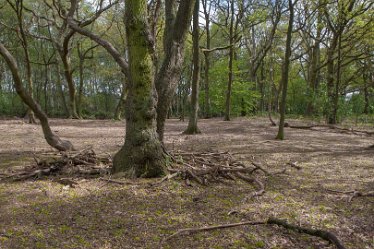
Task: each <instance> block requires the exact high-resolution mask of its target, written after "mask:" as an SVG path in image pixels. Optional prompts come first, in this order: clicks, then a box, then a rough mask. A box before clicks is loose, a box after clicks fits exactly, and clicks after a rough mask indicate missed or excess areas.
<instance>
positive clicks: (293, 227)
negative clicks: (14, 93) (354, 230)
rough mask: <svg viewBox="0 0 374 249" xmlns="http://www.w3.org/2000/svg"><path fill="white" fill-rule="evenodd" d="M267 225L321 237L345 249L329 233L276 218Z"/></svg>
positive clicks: (339, 248)
mask: <svg viewBox="0 0 374 249" xmlns="http://www.w3.org/2000/svg"><path fill="white" fill-rule="evenodd" d="M267 224H271V225H278V226H282V227H284V228H286V229H289V230H293V231H296V232H299V233H305V234H308V235H311V236H315V237H319V238H321V239H324V240H327V241H329V242H331V243H333V244H334V245H335V246H336V248H338V249H345V247H344V246H343V245H342V243H341V242H340V241H339V239H338V238H337V237H336V236H335V235H334V234H333V233H331V232H329V231H325V230H321V229H312V228H305V227H301V226H296V225H292V224H289V223H287V222H286V221H285V220H280V219H276V218H269V219H268V221H267Z"/></svg>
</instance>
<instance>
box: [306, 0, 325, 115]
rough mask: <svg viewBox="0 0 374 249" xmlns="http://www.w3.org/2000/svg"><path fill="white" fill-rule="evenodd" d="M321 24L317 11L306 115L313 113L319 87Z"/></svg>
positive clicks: (319, 14)
mask: <svg viewBox="0 0 374 249" xmlns="http://www.w3.org/2000/svg"><path fill="white" fill-rule="evenodd" d="M319 3H320V1H319ZM319 5H320V4H319ZM321 22H322V12H321V11H318V17H317V34H316V39H315V41H314V46H313V48H312V52H311V59H310V65H309V73H308V81H309V86H308V88H309V89H308V91H309V93H310V94H309V95H310V96H309V99H308V104H307V108H306V115H312V114H313V113H314V109H315V106H314V102H315V98H316V94H317V91H318V86H319V78H320V75H319V74H320V73H319V66H320V61H321V55H320V53H321V52H320V43H321V42H320V39H321V33H322V27H323V26H322V25H321Z"/></svg>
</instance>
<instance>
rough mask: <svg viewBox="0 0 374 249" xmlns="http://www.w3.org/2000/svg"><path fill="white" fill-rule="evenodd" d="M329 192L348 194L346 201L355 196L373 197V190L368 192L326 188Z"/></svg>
mask: <svg viewBox="0 0 374 249" xmlns="http://www.w3.org/2000/svg"><path fill="white" fill-rule="evenodd" d="M326 190H327V191H329V192H332V193H336V194H344V195H348V202H351V201H352V199H353V198H355V197H374V191H369V192H366V193H364V192H361V191H358V190H350V191H339V190H333V189H326Z"/></svg>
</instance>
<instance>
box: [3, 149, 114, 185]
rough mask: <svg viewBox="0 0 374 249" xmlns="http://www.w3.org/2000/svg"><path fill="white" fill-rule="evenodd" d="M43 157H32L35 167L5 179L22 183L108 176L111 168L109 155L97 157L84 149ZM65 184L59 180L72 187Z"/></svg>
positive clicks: (27, 168) (90, 150)
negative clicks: (40, 179) (25, 181)
mask: <svg viewBox="0 0 374 249" xmlns="http://www.w3.org/2000/svg"><path fill="white" fill-rule="evenodd" d="M44 157H45V158H44V159H41V158H38V157H37V156H36V155H34V160H35V165H32V166H29V167H26V168H24V169H22V170H21V171H20V172H17V173H16V174H13V175H10V176H7V178H10V179H12V180H14V181H22V180H28V179H38V178H42V177H43V176H57V175H58V176H86V177H87V176H96V175H104V174H108V173H109V169H110V166H111V158H110V155H104V156H98V155H96V153H95V152H94V151H93V150H92V149H85V150H82V151H80V152H74V153H72V152H69V153H68V152H59V153H54V154H50V153H49V154H48V155H46V156H44ZM62 179H67V178H62ZM60 180H61V179H60ZM66 182H67V181H65V183H66ZM65 183H64V181H63V180H61V184H64V185H74V184H73V183H72V182H69V183H67V184H65Z"/></svg>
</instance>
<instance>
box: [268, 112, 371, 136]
mask: <svg viewBox="0 0 374 249" xmlns="http://www.w3.org/2000/svg"><path fill="white" fill-rule="evenodd" d="M269 120H270V124H271V126H277V123H276V122H275V121H274V120H273V119H272V117H271V113H270V112H269ZM284 127H288V128H292V129H301V130H312V131H313V130H317V129H314V128H327V129H331V130H337V131H340V133H346V134H355V135H362V134H366V135H367V136H373V135H374V131H365V130H355V129H353V128H343V127H338V126H336V125H329V124H327V125H326V124H316V125H291V124H289V123H285V124H284ZM318 131H319V130H318Z"/></svg>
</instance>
